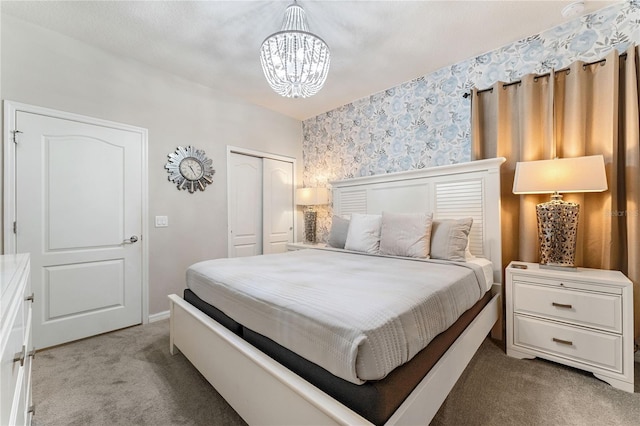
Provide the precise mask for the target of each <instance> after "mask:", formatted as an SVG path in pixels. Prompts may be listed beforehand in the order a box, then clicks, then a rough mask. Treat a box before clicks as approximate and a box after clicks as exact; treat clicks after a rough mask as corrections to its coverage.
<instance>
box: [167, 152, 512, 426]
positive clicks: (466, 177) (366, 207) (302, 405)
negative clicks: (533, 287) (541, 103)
mask: <svg viewBox="0 0 640 426" xmlns="http://www.w3.org/2000/svg"><path fill="white" fill-rule="evenodd" d="M504 161H505V159H504V158H496V159H489V160H480V161H474V162H470V163H463V164H456V165H450V166H441V167H433V168H429V169H423V170H415V171H409V172H400V173H392V174H387V175H378V176H368V177H364V178H355V179H348V180H343V181H339V182H332V186H333V208H334V214H337V215H349V214H351V213H381V212H382V210H384V211H392V212H396V213H412V212H425V211H433V212H434V218H436V219H444V218H460V217H468V216H471V217H473V218H474V223H473V227H472V231H471V238H470V242H471V243H470V250H471V252H472V253H473V254H475V255H476V256H483V257H487V258H489V259H491V261H492V262H493V265H494V284H493V288H492V294H493V295H494V296H493V297H492V299H491V301H490V302H489V303H488V304H487V305H486V306H485V308H484V309H483V310H482V311H481V312H480V313H479V314H478V316H477V317H476V318H475V319H474V320H473V321H472V322H471V324H470V325H469V326H468V327H467V328H466V329H465V331H464V332H463V333H462V334H461V335H460V337H458V339H457V340H456V341H455V342H454V343H453V345H451V347H450V348H449V349H448V350H447V352H446V353H445V354H444V355H443V356H442V358H441V359H440V360H439V361H438V363H437V364H436V365H435V366H434V367H433V368H432V369H431V371H430V372H429V373H428V374H427V375H426V376H425V378H424V379H423V380H422V381H421V382H420V384H419V385H418V386H417V387H416V388H415V389H414V391H413V392H412V393H411V394H410V395H409V396H408V397H407V399H406V400H405V401H404V402H403V403H402V405H401V406H400V407H399V408H398V410H396V412H395V413H394V414H393V415H392V416H391V418H390V419H389V420H388V421H387V423H386V424H388V425H415V424H428V423H429V422H430V421H431V419H432V418H433V416H435V414H436V413H437V411H438V409H439V408H440V405H442V403H443V402H444V400H445V398H446V397H447V395H448V394H449V392H450V391H451V389H452V388H453V386H454V385H455V383H456V381H457V380H458V378H459V377H460V375H461V374H462V372H463V371H464V369H465V367H466V366H467V364H468V363H469V361H470V360H471V358H472V357H473V355H474V354H475V352H476V351H477V350H478V348H479V347H480V344H481V343H482V341H483V340H484V339H485V337H486V336H487V334H488V333H489V332H490V331H491V329H492V328H493V327H494V325H495V324H496V322H497V320H498V318H499V316H500V311H501V302H500V293H501V284H500V283H501V276H502V265H501V250H500V165H501V164H502V163H503V162H504ZM169 300H170V312H171V320H170V328H171V330H170V343H169V346H170V351H171V353H172V354H174V353H175V352H176V349H179V350H180V351H181V352H182V353H183V354H184V355H185V356H186V357H187V358H188V359H189V361H191V363H192V364H193V365H194V366H195V367H196V368H197V369H198V370H199V371H200V373H202V375H203V376H204V377H205V378H206V379H207V380H208V381H209V383H211V384H212V385H213V387H215V389H216V390H217V391H218V392H219V393H220V395H222V397H223V398H224V399H225V400H226V401H227V402H228V403H229V404H230V405H231V407H233V409H234V410H235V411H237V412H238V414H240V416H241V417H242V418H243V419H244V420H245V421H246V422H247V423H248V424H250V425H257V424H260V425H267V424H272V425H286V424H290V425H329V424H339V425H355V424H358V425H363V424H364V425H366V424H371V423H370V422H369V421H368V420H366V419H365V418H363V417H362V416H360V415H358V414H356V413H355V412H353V411H352V410H350V409H349V408H347V407H346V406H344V405H343V404H342V403H340V402H338V401H336V400H335V399H333V398H332V397H330V396H328V395H327V394H326V393H324V392H323V391H321V390H319V389H318V388H316V387H315V386H313V385H311V384H310V383H309V382H307V381H306V380H304V379H302V378H300V377H299V376H298V375H296V374H295V373H293V372H291V371H290V370H288V369H287V368H285V367H283V366H282V365H281V364H279V363H278V362H276V361H274V360H273V359H271V358H270V357H268V356H267V355H265V354H264V353H262V352H261V351H260V350H258V349H256V348H254V347H253V346H252V345H251V344H249V343H247V342H246V341H244V340H243V339H242V338H240V337H239V336H237V335H236V334H234V333H233V332H231V331H229V330H228V329H226V328H225V327H223V326H222V325H220V324H218V323H217V322H216V321H215V320H213V319H211V318H210V317H209V316H207V315H206V314H204V313H202V312H201V311H200V310H198V309H197V308H195V307H194V306H193V305H191V304H190V303H188V302H185V301H184V300H183V299H182V298H181V297H180V296H178V295H175V294H172V295H170V296H169Z"/></svg>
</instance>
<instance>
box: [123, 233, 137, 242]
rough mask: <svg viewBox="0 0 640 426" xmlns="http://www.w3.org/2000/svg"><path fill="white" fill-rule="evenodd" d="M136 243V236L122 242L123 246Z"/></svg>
mask: <svg viewBox="0 0 640 426" xmlns="http://www.w3.org/2000/svg"><path fill="white" fill-rule="evenodd" d="M137 241H138V236H137V235H133V236H132V237H131V238H129V239H128V240H124V243H125V244H133V243H135V242H137Z"/></svg>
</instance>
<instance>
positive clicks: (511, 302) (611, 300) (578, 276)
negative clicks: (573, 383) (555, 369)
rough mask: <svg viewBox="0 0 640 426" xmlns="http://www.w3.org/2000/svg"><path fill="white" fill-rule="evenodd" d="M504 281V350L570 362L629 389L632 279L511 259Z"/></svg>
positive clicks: (529, 356) (617, 272) (631, 346)
mask: <svg viewBox="0 0 640 426" xmlns="http://www.w3.org/2000/svg"><path fill="white" fill-rule="evenodd" d="M513 265H525V266H526V269H516V268H514V267H513ZM506 281H507V286H506V288H505V295H506V317H507V355H509V356H512V357H516V358H535V357H540V358H545V359H548V360H551V361H555V362H559V363H562V364H566V365H570V366H572V367H576V368H580V369H583V370H586V371H590V372H592V373H593V374H594V375H595V376H596V377H598V378H600V379H602V380H604V381H605V382H607V383H609V384H610V385H611V386H614V387H616V388H619V389H622V390H625V391H627V392H633V285H632V283H631V281H629V279H628V278H627V277H625V276H624V275H623V274H622V273H621V272H619V271H603V270H599V269H587V268H578V271H576V272H572V271H557V270H549V269H541V268H540V267H539V265H538V264H536V263H526V262H511V264H509V266H508V267H507V270H506Z"/></svg>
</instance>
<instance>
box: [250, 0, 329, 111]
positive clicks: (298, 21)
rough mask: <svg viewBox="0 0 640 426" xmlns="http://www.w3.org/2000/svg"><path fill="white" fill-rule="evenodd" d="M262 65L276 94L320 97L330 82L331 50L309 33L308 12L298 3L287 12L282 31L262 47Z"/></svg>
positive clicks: (292, 96) (272, 35) (266, 41)
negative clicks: (328, 78) (328, 81)
mask: <svg viewBox="0 0 640 426" xmlns="http://www.w3.org/2000/svg"><path fill="white" fill-rule="evenodd" d="M260 62H261V63H262V70H263V71H264V76H265V77H266V79H267V82H268V83H269V85H270V86H271V88H272V89H273V90H275V91H276V93H278V94H280V95H282V96H285V97H288V98H308V97H309V96H313V95H315V94H316V93H318V91H319V90H320V89H321V88H322V85H323V84H324V82H325V80H326V79H327V73H328V72H329V62H330V54H329V47H328V46H327V43H325V42H324V41H323V40H322V39H321V38H320V37H318V36H316V35H315V34H312V33H310V32H309V27H308V25H307V19H306V16H305V12H304V9H303V8H302V7H301V6H299V5H298V3H297V2H294V3H293V4H290V5H289V6H288V7H287V10H286V11H285V14H284V20H283V22H282V29H281V30H280V31H278V32H276V33H274V34H271V35H270V36H269V37H267V39H266V40H265V41H264V42H263V43H262V47H261V48H260Z"/></svg>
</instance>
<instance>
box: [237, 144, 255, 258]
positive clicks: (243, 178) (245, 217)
mask: <svg viewBox="0 0 640 426" xmlns="http://www.w3.org/2000/svg"><path fill="white" fill-rule="evenodd" d="M258 254H262V158H258V157H252V156H249V155H242V154H237V153H235V152H232V153H231V154H230V161H229V257H243V256H255V255H258Z"/></svg>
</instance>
